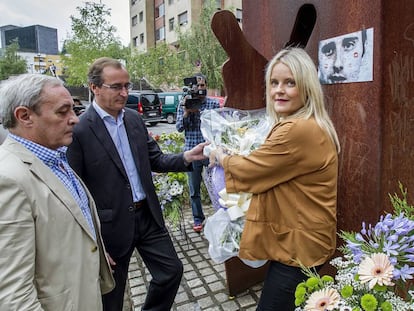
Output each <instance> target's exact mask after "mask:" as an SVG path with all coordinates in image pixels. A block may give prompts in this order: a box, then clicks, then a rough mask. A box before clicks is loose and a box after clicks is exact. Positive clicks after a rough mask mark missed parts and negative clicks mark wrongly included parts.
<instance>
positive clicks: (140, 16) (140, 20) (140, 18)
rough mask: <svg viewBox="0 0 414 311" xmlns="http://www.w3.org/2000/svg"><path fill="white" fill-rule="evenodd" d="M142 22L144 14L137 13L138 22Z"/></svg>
mask: <svg viewBox="0 0 414 311" xmlns="http://www.w3.org/2000/svg"><path fill="white" fill-rule="evenodd" d="M143 20H144V12H142V11H141V12H139V22H140V23H142V21H143Z"/></svg>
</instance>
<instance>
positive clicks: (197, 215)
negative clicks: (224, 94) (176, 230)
mask: <svg viewBox="0 0 414 311" xmlns="http://www.w3.org/2000/svg"><path fill="white" fill-rule="evenodd" d="M195 77H196V79H197V85H195V86H194V87H195V90H194V92H195V93H197V94H204V95H200V96H198V98H199V99H200V101H201V105H200V106H199V107H196V108H187V107H186V101H188V96H184V98H183V101H182V103H181V104H180V105H179V106H178V110H177V120H176V128H177V131H179V132H183V131H184V136H185V145H184V150H190V149H191V148H193V147H194V146H196V145H197V144H199V143H202V142H204V138H203V135H202V133H201V130H200V125H201V120H200V114H201V113H202V111H204V110H207V109H217V108H220V105H219V102H218V101H216V100H213V99H211V98H209V97H207V96H206V94H207V80H206V78H205V76H204V75H202V74H196V76H195ZM206 166H208V159H205V160H201V161H194V162H193V170H192V171H190V172H188V186H189V190H190V201H191V202H190V203H191V210H192V213H193V219H194V225H193V230H194V231H195V232H201V231H202V230H203V221H204V219H205V216H204V212H203V207H202V204H201V194H200V192H201V191H200V189H201V181H202V173H203V168H204V167H206Z"/></svg>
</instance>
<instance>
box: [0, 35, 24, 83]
mask: <svg viewBox="0 0 414 311" xmlns="http://www.w3.org/2000/svg"><path fill="white" fill-rule="evenodd" d="M18 50H19V43H18V42H17V41H14V42H13V43H12V44H10V45H8V46H7V47H6V49H5V53H4V57H2V58H0V80H5V79H7V78H9V77H10V76H12V75H18V74H22V73H26V72H27V64H26V61H25V60H24V59H23V58H22V57H21V56H19V55H17V51H18Z"/></svg>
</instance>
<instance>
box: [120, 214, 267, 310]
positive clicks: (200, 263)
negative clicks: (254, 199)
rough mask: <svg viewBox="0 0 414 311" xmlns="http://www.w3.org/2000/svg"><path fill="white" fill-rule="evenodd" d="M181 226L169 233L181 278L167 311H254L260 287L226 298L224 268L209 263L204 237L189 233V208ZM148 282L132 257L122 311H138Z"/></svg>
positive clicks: (148, 277)
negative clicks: (180, 261)
mask: <svg viewBox="0 0 414 311" xmlns="http://www.w3.org/2000/svg"><path fill="white" fill-rule="evenodd" d="M204 213H205V215H206V217H208V216H209V215H212V214H213V213H214V209H213V208H211V207H204ZM183 226H184V229H182V230H179V229H174V230H173V229H169V230H170V234H171V237H172V239H173V242H174V245H175V248H176V251H177V253H178V256H179V257H180V259H181V260H182V262H183V265H184V275H183V278H182V280H181V284H180V287H179V289H178V293H177V296H176V297H175V302H174V305H173V307H172V309H171V310H173V311H201V310H205V311H236V310H241V311H253V310H256V305H257V302H258V299H259V297H260V292H261V289H262V284H261V283H259V284H257V285H254V286H252V287H251V288H250V289H248V290H246V291H245V292H243V293H241V294H238V295H237V296H236V297H229V295H228V290H227V284H226V274H225V268H224V264H217V263H215V262H214V261H212V260H211V259H210V256H209V254H208V241H207V239H205V237H204V234H203V233H195V232H193V229H192V216H191V208H190V207H186V208H185V210H184V221H183ZM150 280H151V275H150V274H149V272H148V270H147V268H146V267H145V264H144V263H143V262H142V260H141V257H140V256H139V254H138V253H134V255H133V257H132V258H131V263H130V266H129V286H128V287H127V289H126V295H125V305H124V310H123V311H130V310H132V311H138V310H141V307H142V304H143V303H144V299H145V296H146V293H147V287H148V284H149V281H150ZM160 298H161V297H160ZM161 299H162V298H161Z"/></svg>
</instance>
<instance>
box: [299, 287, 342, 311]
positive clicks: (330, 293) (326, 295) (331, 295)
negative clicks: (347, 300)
mask: <svg viewBox="0 0 414 311" xmlns="http://www.w3.org/2000/svg"><path fill="white" fill-rule="evenodd" d="M339 299H340V296H339V294H338V292H337V291H336V290H335V289H333V288H324V289H321V290H318V291H316V292H314V293H312V294H311V295H310V296H309V298H308V300H307V301H306V306H305V311H325V310H333V309H334V308H335V307H336V306H337V304H338V302H339Z"/></svg>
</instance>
